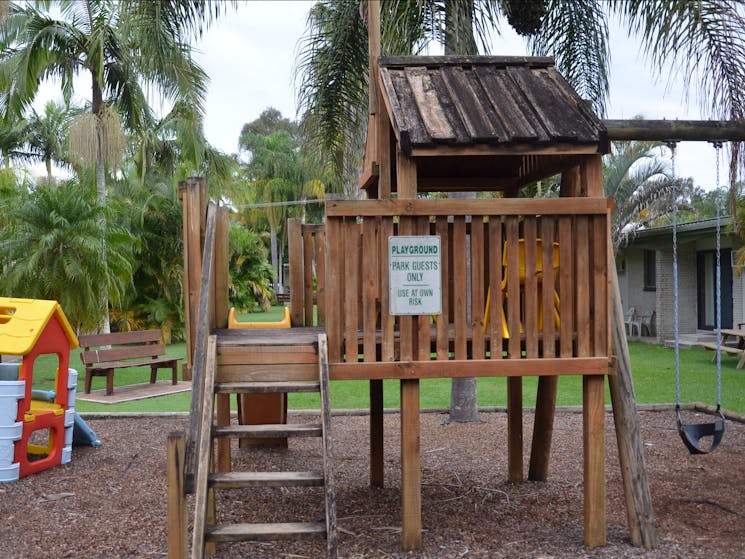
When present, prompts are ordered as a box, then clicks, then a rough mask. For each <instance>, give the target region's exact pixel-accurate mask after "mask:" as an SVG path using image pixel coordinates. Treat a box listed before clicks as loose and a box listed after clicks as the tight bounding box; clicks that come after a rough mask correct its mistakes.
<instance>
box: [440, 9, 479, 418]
mask: <svg viewBox="0 0 745 559" xmlns="http://www.w3.org/2000/svg"><path fill="white" fill-rule="evenodd" d="M446 6H447V7H449V8H450V9H449V10H448V12H447V13H446V15H445V17H446V23H445V25H446V30H445V54H478V49H477V48H476V41H475V39H474V36H473V17H472V14H473V2H472V1H469V2H468V3H467V5H466V6H463V3H460V2H451V3H449V4H446ZM458 7H461V8H464V9H462V10H459V9H457V8H458ZM475 197H476V194H475V193H473V192H450V193H449V194H448V198H475ZM466 267H467V273H466V275H467V277H470V269H471V252H470V251H468V253H467V255H466ZM467 289H468V293H467V296H466V305H467V311H466V313H467V317H468V321H469V322H470V320H471V303H470V301H471V282H470V281H469V282H468V288H467ZM450 421H456V422H460V423H465V422H470V421H479V406H478V400H477V391H476V379H475V378H472V377H467V378H453V379H451V382H450Z"/></svg>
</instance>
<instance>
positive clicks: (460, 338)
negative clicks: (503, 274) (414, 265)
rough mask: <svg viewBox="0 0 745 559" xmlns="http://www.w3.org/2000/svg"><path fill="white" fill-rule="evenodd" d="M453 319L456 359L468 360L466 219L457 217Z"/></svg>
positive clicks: (455, 223)
mask: <svg viewBox="0 0 745 559" xmlns="http://www.w3.org/2000/svg"><path fill="white" fill-rule="evenodd" d="M452 252H453V268H452V274H451V275H452V278H453V319H454V323H455V358H456V359H466V357H467V356H468V340H467V339H466V327H467V324H468V319H467V310H468V308H467V306H466V289H467V288H468V287H467V283H466V282H467V277H466V265H467V264H466V219H465V217H463V216H456V217H455V219H454V223H453V251H452Z"/></svg>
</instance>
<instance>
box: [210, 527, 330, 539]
mask: <svg viewBox="0 0 745 559" xmlns="http://www.w3.org/2000/svg"><path fill="white" fill-rule="evenodd" d="M325 537H326V524H324V523H322V522H282V523H276V524H214V525H208V526H207V529H206V530H205V532H204V538H205V540H206V541H208V542H245V541H275V540H308V539H314V538H325Z"/></svg>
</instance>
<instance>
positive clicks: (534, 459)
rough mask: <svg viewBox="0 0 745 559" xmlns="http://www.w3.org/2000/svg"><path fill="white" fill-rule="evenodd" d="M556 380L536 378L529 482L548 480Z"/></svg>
mask: <svg viewBox="0 0 745 559" xmlns="http://www.w3.org/2000/svg"><path fill="white" fill-rule="evenodd" d="M558 380H559V377H558V376H544V377H538V393H537V395H536V401H535V420H534V421H535V423H534V427H533V444H532V446H531V450H530V466H529V468H528V479H529V480H531V481H546V479H547V478H548V463H549V458H550V455H551V437H552V435H553V432H554V412H555V410H556V388H557V384H558Z"/></svg>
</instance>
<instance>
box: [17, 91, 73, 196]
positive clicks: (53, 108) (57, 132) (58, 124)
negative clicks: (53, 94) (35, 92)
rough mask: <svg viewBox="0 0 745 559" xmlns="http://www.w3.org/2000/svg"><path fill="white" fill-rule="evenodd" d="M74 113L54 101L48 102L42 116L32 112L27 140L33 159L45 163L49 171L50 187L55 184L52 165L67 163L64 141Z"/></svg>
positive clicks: (27, 130)
mask: <svg viewBox="0 0 745 559" xmlns="http://www.w3.org/2000/svg"><path fill="white" fill-rule="evenodd" d="M74 112H75V111H74V110H71V109H69V108H68V107H66V106H65V105H62V104H60V103H56V102H54V101H49V102H47V104H46V105H44V111H43V112H42V113H41V114H39V113H38V112H37V111H36V109H32V110H31V117H30V118H29V120H28V126H27V129H26V140H27V142H28V144H29V151H30V153H31V156H32V158H34V159H37V160H39V161H42V162H43V163H44V166H45V168H46V170H47V183H48V184H50V185H52V184H54V177H52V163H53V162H54V163H57V164H60V163H65V160H66V159H67V157H66V150H65V146H64V139H65V137H66V136H67V129H68V126H69V124H70V120H71V118H72V116H73V114H74Z"/></svg>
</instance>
